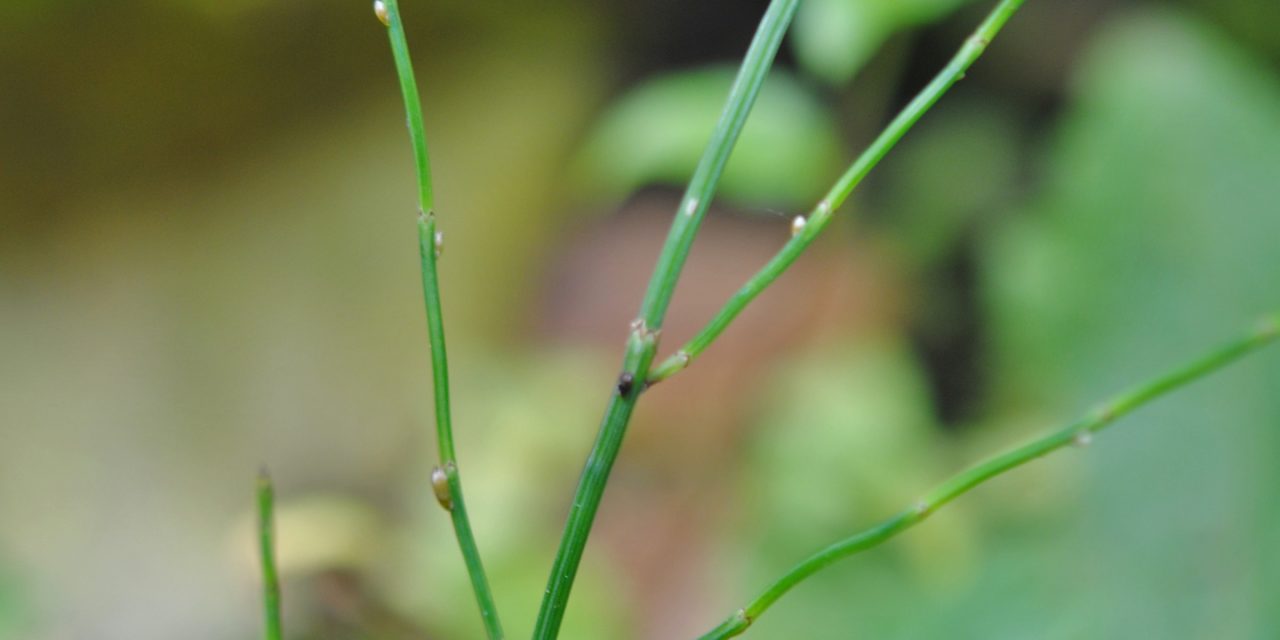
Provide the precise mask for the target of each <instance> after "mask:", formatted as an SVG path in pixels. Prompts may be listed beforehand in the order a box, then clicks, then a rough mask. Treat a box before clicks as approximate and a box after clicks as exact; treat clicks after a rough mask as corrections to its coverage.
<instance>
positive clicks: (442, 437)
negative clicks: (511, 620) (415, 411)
mask: <svg viewBox="0 0 1280 640" xmlns="http://www.w3.org/2000/svg"><path fill="white" fill-rule="evenodd" d="M382 6H384V7H385V17H386V24H387V33H388V36H389V37H390V39H391V53H392V55H393V57H394V58H395V64H396V72H397V74H398V75H399V77H400V91H401V93H402V94H403V95H404V108H405V113H406V114H407V116H408V126H409V139H410V142H411V143H412V146H413V159H414V163H415V165H416V168H417V175H418V208H419V216H418V253H419V257H420V262H421V269H422V296H423V300H424V302H425V303H426V310H427V332H428V335H429V337H430V342H431V379H432V386H433V389H434V392H435V410H436V440H437V443H438V448H439V452H440V468H441V469H442V470H443V471H444V473H445V477H446V479H447V484H448V500H447V501H446V500H442V501H441V504H442V505H444V506H445V508H446V509H448V511H449V517H450V519H451V520H452V521H453V531H454V534H455V535H456V537H457V539H458V547H459V549H461V551H462V558H463V561H464V562H465V564H466V566H467V573H468V575H469V576H470V578H471V588H472V590H473V591H474V592H475V598H476V603H477V604H478V605H479V607H480V617H481V619H482V620H483V621H484V628H485V632H486V633H487V634H488V636H489V638H491V639H496V638H502V637H503V633H502V624H501V622H499V620H498V609H497V606H496V605H495V604H494V600H493V591H492V590H491V589H490V588H489V580H488V578H487V577H485V572H484V565H483V564H482V563H481V561H480V550H479V548H478V547H477V546H476V539H475V535H474V534H473V533H472V531H471V522H470V520H469V519H468V518H467V507H466V502H465V500H464V499H463V495H462V480H461V478H460V476H459V474H458V459H457V454H456V453H455V451H454V446H453V419H452V414H451V412H450V405H449V358H448V355H447V353H446V351H445V339H444V316H443V313H442V311H441V304H440V284H439V278H438V275H437V271H436V260H437V258H438V255H437V253H438V251H437V240H436V239H437V233H438V232H437V230H436V215H435V201H434V197H435V194H434V191H433V189H432V183H431V162H430V158H429V156H428V155H427V140H426V133H425V131H424V128H423V124H422V104H421V101H420V99H419V97H418V86H417V82H416V81H415V80H414V75H413V64H412V63H411V62H410V59H409V45H408V42H407V41H406V40H405V35H404V24H403V23H402V22H401V19H400V8H399V5H398V3H397V1H396V0H383V5H382ZM379 17H380V18H381V17H382V16H381V15H380V16H379Z"/></svg>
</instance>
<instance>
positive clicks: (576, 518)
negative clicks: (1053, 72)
mask: <svg viewBox="0 0 1280 640" xmlns="http://www.w3.org/2000/svg"><path fill="white" fill-rule="evenodd" d="M798 3H799V0H772V2H771V3H770V4H769V8H768V10H766V12H765V14H764V17H763V18H762V19H761V22H760V27H759V28H758V29H757V31H756V35H755V38H754V39H753V40H752V42H751V46H750V47H749V48H748V50H747V54H746V56H745V57H744V58H743V61H742V67H741V68H740V69H739V71H738V76H737V78H736V79H735V80H734V83H733V87H732V89H730V91H729V97H728V100H727V102H726V104H725V109H724V112H723V113H721V115H720V120H719V122H718V123H717V125H716V129H715V131H714V132H713V134H712V136H711V140H710V142H708V143H707V147H706V151H705V152H704V153H703V155H702V158H701V160H699V162H698V166H697V168H696V169H695V170H694V174H693V177H692V179H691V180H690V181H689V187H688V189H687V190H686V191H685V194H684V197H683V198H682V199H681V201H680V207H679V209H678V210H677V212H676V215H675V220H674V222H672V225H671V232H670V233H669V234H668V236H667V240H666V244H665V245H663V248H662V253H661V255H660V256H659V257H658V263H657V265H656V266H655V267H654V272H653V277H652V279H651V280H650V281H649V288H648V290H647V292H646V293H645V297H644V302H643V303H642V304H641V307H640V316H639V318H638V319H637V320H636V322H635V325H634V326H633V328H632V331H631V334H630V337H629V338H628V340H627V352H626V358H625V360H624V362H623V367H622V372H621V374H620V376H619V379H618V384H617V388H616V389H615V390H614V392H613V394H612V396H611V398H610V400H609V407H608V409H607V410H606V412H605V417H604V421H603V423H602V424H601V426H600V432H599V435H598V436H597V438H596V442H595V445H594V447H593V448H592V450H591V454H590V457H588V459H587V464H586V467H585V468H584V469H583V471H582V476H581V478H580V479H579V481H578V489H577V491H576V493H575V495H574V499H573V503H572V505H571V506H570V508H569V517H568V521H567V522H566V524H565V530H564V534H563V536H562V537H561V539H560V547H559V550H558V551H557V552H556V558H555V562H554V564H553V565H552V568H551V576H550V577H549V578H548V581H547V590H546V594H545V595H544V597H543V600H542V607H541V609H540V610H539V612H538V622H537V625H536V627H535V628H534V638H536V639H539V640H550V639H551V638H555V637H556V634H557V633H558V632H559V629H560V623H561V621H562V620H563V618H564V611H565V605H566V604H567V602H568V600H569V592H570V590H571V589H572V588H573V580H574V577H575V576H576V574H577V571H578V564H579V562H580V561H581V559H582V552H583V550H584V549H585V548H586V544H587V536H588V535H589V534H590V532H591V525H592V522H593V520H594V519H595V515H596V510H597V509H598V508H599V506H600V500H601V498H602V497H603V495H604V488H605V484H606V483H607V482H608V478H609V472H610V470H611V469H612V468H613V463H614V460H616V459H617V457H618V451H619V450H620V448H621V446H622V439H623V436H624V435H625V434H626V430H627V423H628V422H629V421H630V419H631V411H632V410H633V409H634V407H635V403H636V400H637V398H638V397H639V395H640V392H641V391H643V390H644V387H645V381H646V380H647V379H648V377H649V365H650V364H651V362H652V360H653V356H654V352H655V351H656V350H657V344H658V334H659V332H660V331H661V329H662V323H663V320H664V318H665V316H666V312H667V306H668V304H670V302H671V296H672V294H673V293H674V292H675V286H676V281H677V280H678V279H679V277H680V271H681V269H682V268H683V267H684V262H685V258H686V257H688V255H689V249H690V247H691V246H692V245H693V239H694V236H696V235H697V232H698V227H699V225H700V224H701V222H702V218H703V216H704V215H705V214H706V211H707V206H708V205H709V204H710V202H711V198H712V196H713V195H714V193H715V188H716V184H717V183H718V182H719V180H720V175H721V173H722V172H723V170H724V166H725V163H726V162H727V161H728V159H729V154H730V152H731V151H732V150H733V146H734V144H735V143H736V142H737V139H738V134H739V133H740V132H741V131H742V126H743V124H744V123H745V122H746V119H747V114H748V113H749V112H750V111H751V107H752V106H753V105H754V104H755V99H756V96H757V95H758V94H759V92H760V87H761V85H762V84H763V83H764V78H765V76H766V75H767V72H768V70H769V67H770V66H771V65H772V64H773V58H774V56H775V55H776V54H777V51H778V47H779V45H780V44H781V43H782V37H783V35H784V34H785V33H786V31H787V26H788V25H789V24H790V23H791V18H792V17H793V16H794V15H795V10H796V7H797V6H798Z"/></svg>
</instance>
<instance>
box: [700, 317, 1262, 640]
mask: <svg viewBox="0 0 1280 640" xmlns="http://www.w3.org/2000/svg"><path fill="white" fill-rule="evenodd" d="M1278 336H1280V314H1275V315H1272V316H1270V317H1268V318H1266V319H1265V320H1264V321H1263V322H1262V323H1261V324H1260V325H1259V327H1258V328H1257V329H1256V330H1254V331H1253V332H1252V333H1250V334H1248V335H1246V336H1245V337H1243V338H1239V339H1237V340H1235V341H1234V342H1231V343H1228V344H1225V345H1222V346H1221V347H1219V348H1218V349H1216V350H1214V351H1212V352H1210V353H1208V354H1206V355H1204V356H1201V357H1200V358H1199V359H1198V360H1195V361H1193V362H1191V363H1189V364H1186V365H1183V366H1182V367H1180V368H1178V369H1174V370H1173V371H1170V372H1168V373H1166V374H1164V375H1162V376H1160V377H1158V378H1155V379H1154V380H1151V381H1149V382H1147V383H1146V384H1142V385H1139V386H1137V387H1134V388H1133V389H1130V390H1129V391H1127V392H1124V393H1121V394H1120V395H1117V396H1115V397H1114V398H1112V399H1111V400H1110V401H1108V402H1106V403H1104V404H1103V405H1102V406H1101V407H1099V408H1098V409H1096V410H1094V411H1093V412H1091V413H1090V414H1089V415H1087V416H1085V417H1083V418H1081V419H1079V420H1077V421H1075V422H1073V423H1071V424H1069V425H1067V426H1065V427H1063V428H1061V429H1059V430H1058V431H1054V432H1052V433H1049V434H1047V435H1045V436H1043V437H1041V438H1039V439H1037V440H1033V441H1031V442H1028V443H1027V444H1024V445H1022V446H1020V447H1017V448H1015V449H1012V450H1010V451H1007V452H1005V453H1002V454H999V455H996V456H994V457H991V458H988V459H987V460H985V461H983V462H980V463H978V464H977V465H975V466H973V467H970V468H969V469H968V470H966V471H963V472H961V473H960V474H958V475H956V476H954V477H952V478H951V479H950V480H947V481H946V482H944V483H942V484H941V485H939V486H938V487H936V488H935V489H934V490H933V491H930V492H929V493H928V494H927V495H925V497H924V498H922V499H921V500H919V501H918V502H916V503H915V504H912V505H911V506H909V507H907V508H906V509H903V510H902V511H900V512H898V513H897V514H896V515H894V516H892V517H890V518H888V519H886V520H883V521H881V522H880V523H879V524H876V525H874V526H872V527H871V528H869V529H866V530H865V531H862V532H861V533H858V534H856V535H854V536H851V537H849V538H845V539H844V540H841V541H839V542H837V543H835V544H833V545H831V546H829V547H827V548H825V549H823V550H821V551H819V552H817V553H815V554H813V555H812V556H809V557H808V558H806V559H805V560H804V561H802V562H800V563H799V564H797V565H796V566H794V567H792V568H791V570H790V571H788V572H787V573H786V574H785V575H783V576H782V577H781V578H779V579H778V580H777V581H775V582H774V583H773V584H771V585H769V588H767V589H765V590H764V592H763V593H761V594H760V595H759V596H757V597H756V599H755V600H752V601H751V602H750V603H749V604H748V605H747V606H745V607H743V608H742V609H739V610H738V611H735V612H734V613H733V614H732V615H731V616H729V617H728V618H727V619H725V621H724V622H722V623H720V625H719V626H717V627H716V628H715V629H712V630H711V631H709V632H707V633H706V634H704V635H703V636H701V639H700V640H721V639H723V638H731V637H733V636H736V635H739V634H741V633H742V632H744V631H746V630H747V628H748V627H750V626H751V623H752V622H753V621H754V620H756V619H757V618H759V617H760V615H761V614H763V613H764V612H765V610H767V609H768V608H769V607H770V606H771V605H773V603H774V602H777V601H778V599H779V598H781V597H782V596H783V595H784V594H786V593H787V592H788V591H790V590H791V588H792V587H794V586H796V585H797V584H799V583H801V582H803V581H804V580H806V579H807V578H809V577H810V576H812V575H813V574H815V573H817V572H819V571H821V570H823V569H825V568H827V567H829V566H831V565H832V564H835V563H836V562H837V561H839V560H843V559H845V558H848V557H849V556H852V555H855V554H858V553H861V552H863V551H866V550H867V549H870V548H872V547H875V546H877V545H879V544H881V543H883V542H885V541H887V540H889V539H890V538H893V537H894V536H896V535H898V534H899V533H902V532H903V531H905V530H907V529H909V528H911V527H912V526H914V525H916V524H919V523H920V522H921V521H923V520H924V519H925V518H928V517H929V515H930V514H932V513H933V512H934V511H937V510H938V509H939V508H941V507H942V506H943V505H945V504H947V503H948V502H951V501H952V500H954V499H956V498H958V497H959V496H961V495H964V494H965V493H967V492H968V491H969V490H970V489H973V488H974V487H976V486H978V485H980V484H982V483H984V482H986V481H987V480H990V479H991V478H994V477H996V476H998V475H1000V474H1002V473H1005V472H1006V471H1010V470H1012V469H1015V468H1017V467H1020V466H1022V465H1024V464H1026V463H1028V462H1031V461H1032V460H1035V459H1037V458H1040V457H1042V456H1044V455H1047V454H1049V453H1052V452H1054V451H1056V450H1058V449H1061V448H1062V447H1064V446H1067V445H1069V444H1073V443H1075V444H1087V443H1088V442H1089V441H1091V440H1092V439H1093V436H1094V434H1096V433H1097V432H1099V431H1101V430H1103V429H1104V428H1106V427H1107V426H1108V425H1110V424H1111V423H1113V422H1115V421H1116V420H1118V419H1119V418H1121V417H1123V416H1125V415H1128V414H1129V413H1131V412H1132V411H1134V410H1135V409H1137V408H1139V407H1141V406H1143V405H1145V404H1147V403H1148V402H1151V401H1153V400H1155V399H1157V398H1159V397H1161V396H1163V395H1165V394H1167V393H1169V392H1171V391H1174V390H1176V389H1178V388H1180V387H1182V386H1184V385H1186V384H1189V383H1191V382H1194V381H1196V380H1198V379H1200V378H1203V377H1205V376H1207V375H1209V374H1211V373H1213V372H1215V371H1217V370H1219V369H1221V368H1222V367H1225V366H1226V365H1228V364H1231V363H1232V362H1234V361H1236V360H1238V359H1239V358H1241V357H1243V356H1245V355H1247V354H1249V353H1252V352H1253V351H1256V350H1258V349H1260V348H1262V347H1264V346H1266V345H1267V344H1269V343H1271V342H1273V341H1275V340H1276V338H1277V337H1278Z"/></svg>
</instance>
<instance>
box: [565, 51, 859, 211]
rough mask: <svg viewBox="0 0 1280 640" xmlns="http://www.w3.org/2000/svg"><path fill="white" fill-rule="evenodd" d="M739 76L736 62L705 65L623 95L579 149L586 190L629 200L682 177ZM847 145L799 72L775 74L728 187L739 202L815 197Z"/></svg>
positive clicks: (732, 164) (724, 188)
mask: <svg viewBox="0 0 1280 640" xmlns="http://www.w3.org/2000/svg"><path fill="white" fill-rule="evenodd" d="M732 80H733V70H732V69H729V68H727V67H714V68H706V69H699V70H695V71H688V72H682V73H675V74H670V75H665V76H661V77H658V78H655V79H653V80H651V81H649V82H646V83H644V84H642V85H641V86H639V87H637V88H635V89H633V90H632V91H630V92H628V93H627V94H625V95H623V96H622V97H621V98H620V99H619V100H618V101H617V102H615V103H614V104H613V105H612V106H611V107H610V108H609V109H608V110H607V111H606V112H605V114H604V116H603V118H602V119H601V120H600V122H599V124H597V125H596V127H595V128H594V130H593V131H592V132H591V133H590V135H589V136H588V138H587V141H586V143H585V145H584V146H583V148H582V149H581V150H580V151H579V153H578V157H577V159H576V162H575V173H576V176H577V178H578V182H579V183H580V185H581V186H582V188H583V189H584V190H585V191H587V192H588V193H589V194H591V195H594V196H596V197H608V198H622V197H625V196H626V195H628V194H629V193H631V192H632V191H634V190H635V189H637V188H639V187H642V186H645V185H647V184H655V183H657V184H668V185H680V184H683V183H684V182H685V181H687V180H688V178H689V175H690V174H691V173H692V172H693V169H694V166H695V165H696V164H697V162H698V158H699V156H700V155H701V154H702V147H703V146H704V145H705V143H706V139H707V132H708V131H710V130H711V129H712V127H713V125H714V124H715V122H716V117H717V116H718V115H719V114H720V109H721V108H722V107H723V105H724V97H725V95H727V94H728V91H729V85H730V83H731V82H732ZM839 149H840V146H839V138H838V135H837V132H836V128H835V124H834V123H833V122H832V119H831V117H830V115H829V114H828V113H827V110H826V108H825V107H824V106H823V105H822V104H821V103H820V102H819V101H818V100H817V99H816V98H815V97H814V96H813V94H812V93H811V92H810V91H808V90H807V89H806V88H805V87H803V86H802V85H801V84H800V83H798V82H796V81H795V80H794V79H792V78H791V77H789V76H787V75H786V74H784V73H781V72H777V71H774V72H771V73H770V75H769V79H768V80H767V81H766V82H765V85H764V88H763V89H762V90H761V92H760V97H759V99H758V101H757V103H756V106H755V109H754V110H753V111H752V114H751V118H750V119H749V120H747V124H746V126H745V127H744V129H743V132H742V137H741V139H740V140H739V142H738V146H737V149H736V150H735V151H734V154H733V156H732V157H731V158H730V159H729V163H728V165H727V167H726V169H725V173H724V176H723V178H722V179H721V187H720V192H721V193H722V194H724V195H725V196H727V197H729V198H731V199H734V200H738V201H739V202H750V203H776V204H791V205H796V204H808V203H810V201H812V200H815V199H816V198H817V197H818V196H819V195H820V194H821V190H822V188H823V187H825V186H826V185H827V183H828V182H830V180H831V179H832V178H833V177H834V175H835V171H836V170H837V169H838V166H837V164H838V161H839Z"/></svg>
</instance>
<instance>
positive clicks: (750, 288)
mask: <svg viewBox="0 0 1280 640" xmlns="http://www.w3.org/2000/svg"><path fill="white" fill-rule="evenodd" d="M1022 3H1023V0H1003V1H1002V2H1000V4H998V5H996V7H995V9H993V10H992V11H991V13H990V14H989V15H988V16H987V18H986V20H984V21H983V22H982V24H981V25H979V27H978V28H977V30H976V31H974V33H973V35H971V36H969V38H968V39H967V40H966V41H965V43H964V46H962V47H961V48H960V51H959V52H957V53H956V55H955V56H954V57H953V58H952V59H951V61H950V62H948V63H947V66H946V67H944V68H943V69H942V71H941V72H940V73H939V74H938V75H937V76H936V77H935V78H934V79H933V80H932V81H931V82H929V84H928V85H927V86H925V88H924V89H923V90H922V91H921V92H920V93H919V95H917V96H916V97H915V98H914V99H912V100H911V102H910V103H909V104H907V106H906V108H904V109H903V110H902V111H901V112H900V113H899V114H898V115H897V116H896V117H895V118H894V119H893V120H892V121H891V122H890V123H889V126H888V127H886V128H885V130H884V132H882V133H881V134H880V135H879V136H878V137H877V138H876V139H875V141H873V142H872V143H871V146H870V147H868V148H867V150H866V151H864V152H863V153H862V155H861V156H859V157H858V159H857V160H855V161H854V162H853V164H852V165H850V166H849V168H848V169H847V170H846V171H845V172H844V174H843V175H841V176H840V178H839V179H838V180H837V181H836V183H835V184H834V185H833V186H832V187H831V189H830V190H829V191H827V193H826V195H825V196H823V198H822V200H820V201H819V202H818V204H817V205H816V206H815V207H814V208H813V210H812V211H810V212H809V215H808V216H807V217H806V218H805V222H804V226H803V227H801V228H800V229H799V230H798V231H797V232H795V233H794V234H793V235H792V237H791V239H790V240H789V241H787V243H786V245H784V246H783V247H782V250H781V251H779V252H778V253H777V255H775V256H774V257H773V258H772V259H771V260H769V262H768V264H766V265H765V266H764V268H762V269H761V270H760V271H759V272H757V273H756V274H755V275H754V276H752V277H751V279H750V280H748V281H747V283H746V284H745V285H743V286H742V288H741V289H739V290H738V291H737V292H736V293H734V294H733V297H731V298H730V299H729V301H728V302H727V303H725V305H724V307H723V308H722V309H721V310H720V311H719V312H718V313H717V314H716V315H715V317H714V318H712V320H711V322H710V323H708V324H707V326H706V327H704V328H703V329H702V331H700V332H699V333H698V334H697V335H696V336H694V338H693V339H692V340H690V341H689V342H688V343H687V344H685V345H684V346H683V347H681V348H680V349H679V350H678V351H676V352H675V353H674V354H672V355H671V356H670V357H668V358H667V359H666V360H663V361H662V362H661V364H659V365H658V366H657V367H655V368H654V370H653V371H652V372H651V373H650V375H649V378H648V380H649V384H651V385H652V384H656V383H657V382H660V381H662V380H665V379H667V378H669V377H671V376H673V375H675V374H676V373H678V372H680V371H681V370H683V369H684V368H685V367H687V366H689V363H690V362H691V361H692V360H693V359H694V358H696V357H698V355H699V354H701V353H702V352H703V351H704V350H706V348H707V347H708V346H710V345H711V343H712V342H714V341H715V339H716V338H717V337H719V336H720V334H721V333H723V332H724V330H725V329H726V328H727V327H728V326H729V324H730V323H731V322H733V320H734V318H737V317H738V314H739V313H741V312H742V310H743V309H744V308H746V306H747V305H748V304H750V302H751V301H752V300H754V299H755V297H756V296H758V295H760V293H761V292H762V291H764V290H765V289H766V288H768V287H769V285H771V284H773V281H774V280H776V279H777V278H778V276H780V275H782V273H783V272H784V271H786V270H787V268H788V267H790V266H791V264H792V263H794V262H795V261H796V259H797V258H799V257H800V254H801V253H804V250H805V249H806V248H808V247H809V245H810V244H812V243H813V241H814V239H815V238H817V237H818V234H820V233H822V230H823V229H825V228H826V227H827V224H828V223H830V222H831V217H832V214H833V213H834V212H835V210H836V209H838V208H839V207H840V205H842V204H844V201H845V199H847V198H848V197H849V194H850V193H851V192H852V191H853V190H854V188H856V187H857V186H858V184H859V183H861V182H862V179H863V178H865V177H866V176H867V174H868V173H870V172H871V170H872V169H873V168H875V166H876V165H877V164H879V162H880V160H881V159H882V158H884V156H885V155H886V154H887V153H889V150H890V149H893V147H894V145H896V144H897V143H898V141H899V140H901V139H902V137H903V136H904V135H906V133H907V131H909V130H910V129H911V127H912V126H913V125H915V123H916V122H917V121H918V120H919V119H920V118H921V116H923V115H924V114H925V112H927V111H928V110H929V109H930V108H931V107H933V105H934V104H935V103H937V102H938V100H939V99H940V98H941V97H942V95H943V94H944V93H946V92H947V90H948V89H950V88H951V87H952V85H954V84H955V83H956V82H959V81H960V79H961V78H963V77H964V74H965V70H967V69H968V68H969V67H970V66H971V65H972V64H973V63H974V61H976V60H977V59H978V58H979V57H980V56H981V55H982V53H983V52H984V51H986V49H987V45H989V44H990V43H991V40H992V39H993V38H994V37H995V36H996V34H997V33H999V32H1000V29H1001V28H1003V27H1004V25H1005V23H1006V22H1008V21H1009V18H1010V17H1012V16H1013V14H1014V12H1016V11H1017V10H1018V7H1020V6H1021V5H1022Z"/></svg>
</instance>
